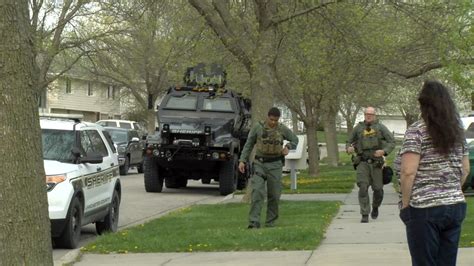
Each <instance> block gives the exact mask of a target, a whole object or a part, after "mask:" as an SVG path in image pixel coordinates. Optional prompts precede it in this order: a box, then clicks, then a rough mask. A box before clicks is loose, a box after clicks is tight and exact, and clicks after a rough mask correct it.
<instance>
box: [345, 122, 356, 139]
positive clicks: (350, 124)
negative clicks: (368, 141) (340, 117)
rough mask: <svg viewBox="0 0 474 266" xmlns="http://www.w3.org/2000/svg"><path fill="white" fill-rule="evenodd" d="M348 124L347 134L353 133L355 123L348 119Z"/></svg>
mask: <svg viewBox="0 0 474 266" xmlns="http://www.w3.org/2000/svg"><path fill="white" fill-rule="evenodd" d="M346 125H347V136H350V135H352V131H353V130H354V124H353V122H352V120H351V119H346Z"/></svg>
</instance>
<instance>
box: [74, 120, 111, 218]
mask: <svg viewBox="0 0 474 266" xmlns="http://www.w3.org/2000/svg"><path fill="white" fill-rule="evenodd" d="M80 139H81V146H82V148H83V150H84V151H85V153H86V154H88V153H90V152H96V153H99V154H100V155H101V156H102V159H103V161H102V163H98V164H91V163H85V164H84V167H86V168H87V172H88V174H87V175H86V176H85V177H84V178H83V182H84V188H83V190H84V198H85V204H84V215H85V216H87V215H88V214H92V213H95V211H96V210H98V209H99V208H103V207H106V206H107V205H108V204H109V203H110V201H111V200H112V191H113V186H114V183H113V182H112V181H114V180H115V179H114V178H113V177H114V166H115V168H116V162H114V160H113V157H112V155H113V153H112V152H111V150H110V148H108V147H107V145H106V144H105V143H106V140H105V137H104V136H103V134H101V133H100V132H99V131H98V130H97V129H96V128H87V129H85V130H82V131H81V132H80Z"/></svg>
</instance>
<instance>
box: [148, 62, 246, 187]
mask: <svg viewBox="0 0 474 266" xmlns="http://www.w3.org/2000/svg"><path fill="white" fill-rule="evenodd" d="M225 77H226V74H225V71H223V69H222V67H221V66H219V65H211V68H210V71H206V66H205V65H203V64H199V65H198V66H196V67H193V68H188V69H187V71H186V73H185V76H184V81H185V83H186V85H185V86H181V87H180V86H176V87H171V88H170V89H169V90H168V92H167V94H166V95H165V96H164V98H163V99H162V102H161V104H160V106H159V108H158V112H157V115H158V121H159V131H158V132H157V134H156V135H155V138H154V139H153V137H149V138H148V143H147V148H146V150H145V154H146V156H145V161H144V168H145V173H144V177H145V190H146V191H147V192H161V191H162V189H163V183H164V184H165V185H166V187H167V188H180V187H186V185H187V182H188V180H189V179H193V180H199V179H200V180H201V182H202V183H203V184H209V183H210V182H211V180H215V181H218V182H219V191H220V194H221V195H227V194H230V193H232V192H234V191H235V189H236V188H238V189H242V188H243V187H245V184H246V181H247V178H248V176H245V175H242V174H240V172H239V171H238V169H237V168H238V159H239V155H240V152H241V149H242V148H243V146H244V144H245V141H246V138H247V135H248V132H249V130H250V124H251V121H250V105H251V104H250V100H249V99H245V98H243V97H242V96H241V95H239V94H238V93H235V92H233V91H232V90H229V89H227V88H226V87H225V83H226V79H225ZM248 172H250V171H246V173H248Z"/></svg>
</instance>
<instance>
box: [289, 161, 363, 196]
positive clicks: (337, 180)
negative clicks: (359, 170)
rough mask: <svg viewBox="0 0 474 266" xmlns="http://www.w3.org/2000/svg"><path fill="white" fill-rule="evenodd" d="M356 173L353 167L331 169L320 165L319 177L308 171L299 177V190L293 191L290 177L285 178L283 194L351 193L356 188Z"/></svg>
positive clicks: (342, 166) (345, 166) (302, 172)
mask: <svg viewBox="0 0 474 266" xmlns="http://www.w3.org/2000/svg"><path fill="white" fill-rule="evenodd" d="M354 183H355V171H354V168H353V167H352V165H348V164H346V165H341V166H339V167H331V166H328V165H320V174H319V176H318V177H314V176H309V174H308V171H306V170H304V171H300V173H299V174H298V175H297V189H296V190H291V189H290V187H291V180H290V175H286V176H284V177H283V193H287V194H288V193H289V194H294V193H349V192H351V190H352V188H353V187H354Z"/></svg>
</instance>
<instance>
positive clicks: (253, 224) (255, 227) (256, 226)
mask: <svg viewBox="0 0 474 266" xmlns="http://www.w3.org/2000/svg"><path fill="white" fill-rule="evenodd" d="M258 228H260V224H259V223H257V222H250V224H249V226H248V227H247V229H258Z"/></svg>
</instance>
